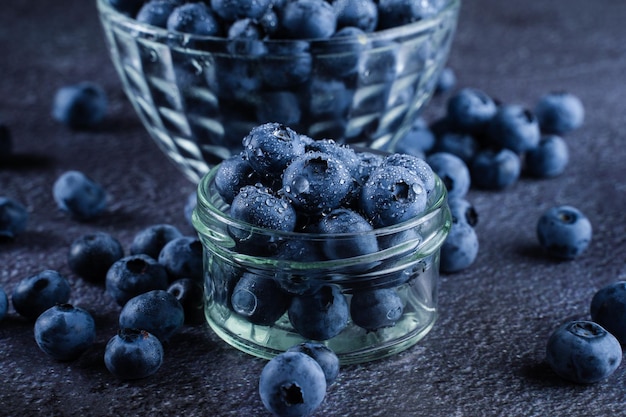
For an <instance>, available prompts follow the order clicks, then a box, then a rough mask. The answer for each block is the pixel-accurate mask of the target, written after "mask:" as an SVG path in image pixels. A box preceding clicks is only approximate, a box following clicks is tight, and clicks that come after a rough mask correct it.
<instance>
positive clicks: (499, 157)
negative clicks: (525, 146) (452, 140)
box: [470, 148, 522, 190]
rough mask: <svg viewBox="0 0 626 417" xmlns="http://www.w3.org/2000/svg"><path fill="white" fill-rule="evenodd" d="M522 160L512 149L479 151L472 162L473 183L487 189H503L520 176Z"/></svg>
mask: <svg viewBox="0 0 626 417" xmlns="http://www.w3.org/2000/svg"><path fill="white" fill-rule="evenodd" d="M521 170H522V162H521V160H520V157H519V156H518V154H516V153H515V152H513V151H512V150H510V149H506V148H504V149H500V150H499V151H494V150H491V149H485V150H482V151H479V152H478V153H477V154H476V156H475V157H474V159H472V161H471V163H470V175H471V177H472V184H474V185H476V186H477V187H479V188H483V189H487V190H502V189H504V188H507V187H509V186H511V185H513V184H514V183H515V182H517V180H518V179H519V177H520V173H521Z"/></svg>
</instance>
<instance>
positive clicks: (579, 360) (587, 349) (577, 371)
mask: <svg viewBox="0 0 626 417" xmlns="http://www.w3.org/2000/svg"><path fill="white" fill-rule="evenodd" d="M546 361H547V363H548V364H549V365H550V367H551V368H552V369H553V370H554V372H555V373H556V374H557V375H559V376H560V377H561V378H564V379H567V380H569V381H572V382H576V383H580V384H592V383H595V382H598V381H601V380H603V379H605V378H607V377H609V376H610V375H611V374H612V373H613V372H614V371H615V370H616V369H617V367H618V366H619V365H620V363H621V361H622V347H621V346H620V344H619V342H618V341H617V339H616V338H615V337H614V336H613V335H612V334H611V333H609V332H607V331H606V330H605V329H604V328H603V327H602V326H600V325H599V324H597V323H594V322H591V321H582V320H581V321H571V322H568V323H565V324H563V325H561V326H559V327H558V328H557V329H556V330H554V332H553V333H552V334H551V335H550V338H549V339H548V344H547V347H546Z"/></svg>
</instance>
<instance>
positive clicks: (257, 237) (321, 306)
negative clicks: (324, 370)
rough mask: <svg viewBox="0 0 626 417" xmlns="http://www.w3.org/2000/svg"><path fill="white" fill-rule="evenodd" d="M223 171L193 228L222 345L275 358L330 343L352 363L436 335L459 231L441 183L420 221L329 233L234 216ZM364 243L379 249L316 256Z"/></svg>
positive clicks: (200, 204) (210, 185)
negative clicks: (453, 228)
mask: <svg viewBox="0 0 626 417" xmlns="http://www.w3.org/2000/svg"><path fill="white" fill-rule="evenodd" d="M218 169H219V165H218V166H217V167H215V168H213V169H212V170H211V171H210V172H209V173H208V174H207V175H206V176H205V177H204V178H203V179H202V180H201V181H200V183H199V185H198V194H197V205H196V208H195V210H194V212H193V215H192V222H193V225H194V227H195V229H196V230H197V232H198V235H199V237H200V240H201V242H202V245H203V256H204V281H205V316H206V319H207V321H208V323H209V325H210V327H211V328H212V329H213V331H214V332H215V333H216V334H217V335H218V336H219V337H220V338H222V339H223V340H224V341H226V342H227V343H229V344H230V345H232V346H234V347H236V348H237V349H239V350H242V351H244V352H247V353H249V354H252V355H254V356H258V357H262V358H268V359H269V358H271V357H273V356H274V355H276V354H278V353H280V352H282V351H285V350H287V349H288V348H290V347H292V346H294V345H296V344H298V343H301V342H304V341H308V340H316V341H321V342H323V343H325V344H326V345H327V346H328V347H330V348H331V349H333V350H334V351H335V353H336V354H337V356H338V357H339V360H340V362H341V363H343V364H349V363H361V362H366V361H372V360H375V359H379V358H383V357H386V356H389V355H392V354H395V353H397V352H400V351H403V350H405V349H407V348H409V347H410V346H412V345H414V344H415V343H417V342H418V341H419V340H420V339H421V338H423V337H424V336H425V335H426V334H427V333H428V332H429V330H430V329H431V328H432V326H433V325H434V323H435V320H436V317H437V311H438V310H437V287H438V278H439V253H440V247H441V245H442V243H443V241H444V240H445V238H446V236H447V234H448V231H449V229H450V225H451V218H450V211H449V208H448V205H447V193H446V189H445V186H444V185H443V183H442V181H441V180H440V179H439V178H438V177H436V179H435V187H434V189H433V190H432V191H431V192H430V193H429V197H428V205H427V208H426V210H425V211H424V212H423V213H421V214H420V215H419V216H417V217H414V218H411V219H409V220H407V221H404V222H402V223H399V224H396V225H393V226H387V227H381V228H378V229H373V230H371V231H367V232H360V233H342V234H320V233H309V232H278V231H275V230H268V229H263V228H258V227H254V226H252V225H250V224H246V223H244V222H242V221H240V220H236V219H234V218H232V217H230V216H229V215H228V214H227V211H228V207H229V205H228V204H227V203H226V202H225V201H224V200H223V199H222V198H221V197H220V195H219V193H218V191H217V189H216V185H215V175H216V172H217V170H218ZM364 239H375V241H376V242H378V243H377V247H378V250H377V251H375V252H371V253H368V254H367V255H359V256H354V255H344V256H342V257H340V256H338V259H328V258H324V257H323V256H321V257H318V256H313V257H312V256H311V254H312V253H313V252H318V251H319V250H320V248H324V246H325V245H327V244H329V243H330V244H331V245H333V246H332V247H333V248H339V247H344V248H346V247H350V245H354V244H355V242H359V241H363V240H364ZM322 250H323V249H322ZM348 252H350V251H349V250H348ZM335 253H337V252H335Z"/></svg>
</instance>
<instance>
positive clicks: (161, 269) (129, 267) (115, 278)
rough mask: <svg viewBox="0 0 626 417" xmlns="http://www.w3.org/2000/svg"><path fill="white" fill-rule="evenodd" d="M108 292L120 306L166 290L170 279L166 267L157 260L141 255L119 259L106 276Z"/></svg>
mask: <svg viewBox="0 0 626 417" xmlns="http://www.w3.org/2000/svg"><path fill="white" fill-rule="evenodd" d="M105 283H106V291H107V293H108V294H109V295H110V296H111V297H113V299H114V300H115V301H116V302H117V303H118V304H119V305H120V306H124V305H125V304H126V302H127V301H128V300H130V299H131V298H133V297H135V296H137V295H139V294H143V293H145V292H148V291H152V290H165V289H167V287H168V285H169V277H168V274H167V270H166V269H165V266H164V265H163V264H161V263H159V262H157V260H156V259H154V258H152V257H150V256H148V255H146V254H143V253H139V254H136V255H128V256H125V257H123V258H121V259H118V260H117V261H115V263H113V265H111V267H110V268H109V270H108V271H107V275H106V281H105Z"/></svg>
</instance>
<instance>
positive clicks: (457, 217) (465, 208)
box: [448, 198, 478, 227]
mask: <svg viewBox="0 0 626 417" xmlns="http://www.w3.org/2000/svg"><path fill="white" fill-rule="evenodd" d="M448 207H449V208H450V214H451V216H452V221H453V222H455V223H458V222H463V223H467V224H469V225H470V226H472V227H474V226H476V224H478V213H477V212H476V208H475V207H474V206H473V205H472V203H470V202H469V201H467V200H466V199H464V198H451V199H449V200H448Z"/></svg>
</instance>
